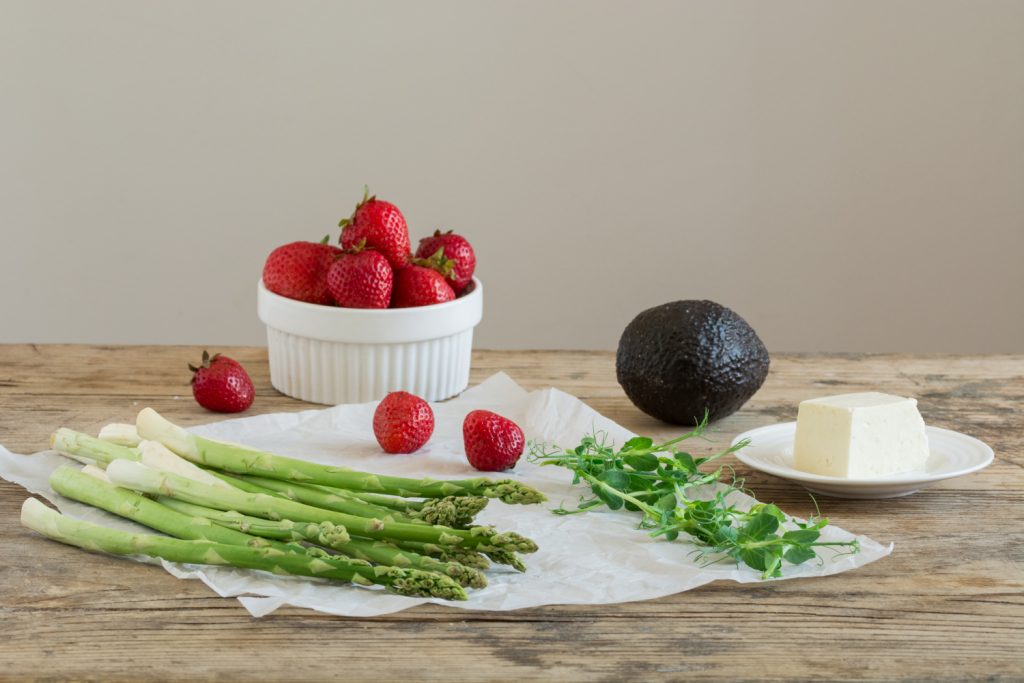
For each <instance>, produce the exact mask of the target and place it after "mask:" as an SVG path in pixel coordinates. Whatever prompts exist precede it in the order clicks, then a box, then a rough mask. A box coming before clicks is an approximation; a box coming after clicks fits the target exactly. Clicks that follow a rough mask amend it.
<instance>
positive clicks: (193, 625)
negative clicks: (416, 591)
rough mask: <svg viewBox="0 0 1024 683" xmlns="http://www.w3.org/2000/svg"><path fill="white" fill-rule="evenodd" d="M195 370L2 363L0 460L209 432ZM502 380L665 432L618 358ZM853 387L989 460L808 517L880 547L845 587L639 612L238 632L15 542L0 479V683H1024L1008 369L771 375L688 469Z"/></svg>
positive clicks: (245, 623) (805, 509)
mask: <svg viewBox="0 0 1024 683" xmlns="http://www.w3.org/2000/svg"><path fill="white" fill-rule="evenodd" d="M220 350H221V351H223V352H225V353H227V354H229V355H231V356H233V357H235V358H237V359H238V360H240V361H242V362H243V363H244V364H245V365H246V366H247V367H248V369H249V371H250V373H251V374H252V376H253V380H254V382H255V383H256V388H257V395H258V397H257V399H256V403H255V405H254V406H253V408H252V409H251V410H250V414H255V413H262V412H277V411H294V410H300V409H305V408H309V407H310V406H309V404H304V403H301V402H298V401H295V400H293V399H290V398H287V397H284V396H281V395H280V394H278V393H277V392H275V391H274V390H273V388H272V387H271V386H270V381H269V375H268V369H267V363H266V351H265V349H261V348H227V349H220ZM200 352H201V349H199V348H194V347H115V346H35V345H24V346H21V345H19V346H0V443H2V444H3V445H4V446H6V447H7V448H9V449H10V450H12V451H14V452H17V453H32V452H35V451H39V450H42V449H44V448H45V447H46V446H47V439H48V436H49V434H50V433H51V432H52V431H53V430H54V429H55V428H56V427H58V426H67V427H71V428H73V429H77V430H81V431H86V432H93V433H94V432H95V431H96V430H98V429H99V427H101V426H102V425H103V424H105V423H108V422H113V421H132V420H133V419H134V415H135V413H136V412H137V411H138V410H139V408H140V407H142V406H146V405H151V406H153V407H154V408H156V409H157V410H159V411H160V412H162V413H164V414H166V415H167V416H168V417H169V418H171V419H172V420H174V421H176V422H179V423H182V424H198V423H203V422H209V421H211V420H216V419H219V418H218V416H216V415H212V414H210V413H207V412H205V411H204V410H202V409H201V408H199V407H198V406H197V405H196V404H195V403H194V402H193V401H192V398H191V394H190V389H189V386H188V377H189V375H188V372H187V370H186V368H185V365H186V363H187V362H189V361H193V362H194V361H195V359H197V358H198V356H199V354H200ZM499 370H502V371H505V372H507V373H508V374H509V375H511V376H512V377H513V378H514V379H515V380H516V381H518V382H519V383H521V384H522V385H523V386H525V387H527V388H530V389H533V388H541V387H547V386H556V387H558V388H560V389H562V390H565V391H568V392H570V393H573V394H575V395H577V396H579V397H580V398H582V399H583V400H584V401H586V402H587V403H588V404H590V405H591V406H593V407H594V408H595V409H597V410H599V411H600V412H602V413H604V414H606V415H607V416H609V417H610V418H612V419H614V420H616V421H618V422H620V423H621V424H623V425H625V426H627V427H628V428H630V429H632V430H633V431H635V432H639V433H644V434H648V435H651V436H669V435H671V434H673V433H674V431H675V430H673V429H672V428H671V427H669V426H667V425H664V424H662V423H659V422H657V421H655V420H653V419H650V418H648V417H646V416H644V415H642V414H641V413H639V412H638V411H637V410H636V409H635V408H633V407H632V405H631V404H630V403H629V401H628V400H627V399H626V398H625V396H624V395H623V393H622V391H621V390H620V389H619V386H618V384H617V383H616V381H615V370H614V358H613V356H612V354H609V353H592V352H551V351H529V352H495V351H479V352H476V353H475V355H474V364H473V379H472V382H473V383H476V382H479V381H480V380H482V379H484V378H486V377H487V376H489V375H490V374H492V373H493V372H496V371H499ZM868 389H872V390H880V391H887V392H891V393H895V394H903V395H910V396H916V397H917V398H918V399H919V401H920V408H921V412H922V413H923V415H924V417H925V420H926V421H927V422H928V423H929V424H933V425H937V426H941V427H948V428H951V429H956V430H958V431H962V432H965V433H968V434H971V435H973V436H976V437H978V438H981V439H983V440H984V441H986V442H987V443H989V444H990V445H992V447H993V448H994V449H995V451H996V461H995V463H994V464H993V465H992V466H990V467H989V468H987V469H986V470H984V471H982V472H980V473H977V474H973V475H970V476H966V477H962V478H959V479H955V480H951V481H946V482H942V483H940V484H938V485H935V486H933V487H931V488H928V489H925V490H923V491H921V492H919V493H917V494H915V495H912V496H909V497H907V498H900V499H892V500H886V501H850V500H841V499H835V498H824V497H823V498H821V499H820V500H819V502H820V505H821V508H822V512H823V513H824V514H825V515H826V516H828V517H829V518H830V519H831V520H832V521H833V522H834V523H836V524H838V525H840V526H842V527H844V528H846V529H849V530H851V531H855V532H857V533H863V534H867V535H869V536H871V537H872V538H874V539H876V540H878V541H880V542H889V541H892V542H894V543H895V544H896V549H895V551H894V552H893V554H892V555H891V556H889V557H887V558H885V559H883V560H881V561H879V562H876V563H874V564H871V565H868V566H866V567H864V568H862V569H859V570H857V571H853V572H847V573H844V574H840V575H837V576H832V577H825V578H818V579H805V580H798V581H782V582H776V583H770V584H758V585H739V584H734V583H715V584H711V585H709V586H705V587H703V588H699V589H696V590H692V591H689V592H686V593H681V594H678V595H674V596H670V597H665V598H660V599H657V600H650V601H646V602H639V603H629V604H620V605H601V606H593V607H590V606H550V607H542V608H536V609H527V610H519V611H515V612H505V613H494V612H474V611H466V610H462V609H456V608H449V607H444V606H421V607H417V608H415V609H411V610H407V611H404V612H400V613H398V614H393V615H389V616H385V617H380V618H374V619H345V618H338V617H331V616H325V615H321V614H318V613H315V612H311V611H307V610H299V609H292V608H286V609H281V610H279V611H277V612H275V613H274V614H272V615H270V616H268V617H265V618H262V619H254V618H251V617H249V616H248V614H247V613H246V612H245V611H244V610H243V609H242V607H241V606H240V605H239V604H238V602H237V601H236V600H234V599H225V598H220V597H217V596H216V595H214V594H213V593H212V592H211V591H210V590H209V589H208V588H206V587H205V586H204V585H203V584H201V583H200V582H198V581H179V580H177V579H175V578H173V577H171V576H170V575H169V574H167V573H165V572H163V571H162V570H160V569H158V568H156V567H152V566H146V565H141V564H137V563H134V562H130V561H125V560H122V559H118V558H113V557H107V556H102V555H96V554H89V553H86V552H83V551H81V550H78V549H75V548H71V547H68V546H64V545H60V544H57V543H53V542H50V541H47V540H44V539H42V538H40V537H38V536H36V535H34V534H33V533H31V532H29V531H27V530H24V529H23V528H22V527H21V526H20V525H19V523H18V510H19V507H20V505H21V502H22V500H23V499H24V498H25V491H24V490H23V489H21V488H19V487H17V486H14V485H12V484H9V483H7V482H2V481H0V679H3V680H26V679H38V680H60V679H69V678H70V679H82V680H99V681H116V680H150V679H167V680H218V681H220V680H238V679H243V680H248V681H260V680H285V679H287V680H298V681H313V680H370V679H372V680H375V681H390V680H403V679H404V680H423V681H435V680H436V681H484V680H496V681H511V680H515V681H535V680H537V681H540V680H559V681H575V680H581V681H582V680H586V681H591V682H596V681H622V680H636V681H647V680H682V679H703V680H727V681H734V680H756V681H764V680H814V681H820V680H891V679H904V680H929V681H945V680H949V681H961V680H986V681H988V680H1024V492H1022V490H1024V470H1022V466H1024V429H1022V418H1021V415H1022V409H1024V356H985V357H959V356H897V355H849V354H843V355H790V356H777V357H775V358H774V359H773V362H772V369H771V374H770V375H769V377H768V380H767V382H766V383H765V385H764V387H763V388H762V389H761V391H760V392H759V393H758V394H757V395H756V396H755V397H754V398H753V399H752V400H751V401H750V402H749V403H748V404H747V405H746V407H744V409H743V410H742V411H740V412H739V413H737V414H735V415H733V416H731V417H729V418H726V419H725V420H722V421H721V422H719V423H717V424H716V425H715V428H714V430H713V433H712V440H711V441H710V442H708V443H707V444H705V445H704V446H703V447H702V448H703V451H706V452H707V453H710V452H711V451H712V450H713V449H715V448H716V447H719V446H722V445H723V444H725V443H726V442H728V440H729V439H730V438H731V437H732V436H734V435H735V434H737V433H738V432H740V431H743V430H746V429H749V428H751V427H755V426H759V425H765V424H771V423H775V422H779V421H784V420H792V419H794V418H795V416H796V405H797V402H798V401H800V400H802V399H805V398H809V397H813V396H821V395H828V394H836V393H844V392H848V391H857V390H868ZM703 451H702V452H703ZM734 464H735V465H736V466H737V470H738V471H739V473H740V474H741V475H743V476H745V477H746V479H747V484H748V485H749V486H750V488H752V489H753V490H754V491H755V492H756V494H757V496H758V498H760V499H761V500H765V501H773V502H775V503H778V504H779V505H780V506H781V507H782V508H783V509H784V510H786V511H787V512H789V513H791V514H794V515H801V516H807V515H809V514H811V513H812V512H813V505H812V503H811V500H810V499H809V498H808V496H807V495H806V493H805V492H804V491H803V490H802V489H801V488H799V487H798V486H796V485H795V484H791V483H789V482H786V481H783V480H779V479H775V478H773V477H770V476H767V475H762V474H760V473H757V472H753V471H750V470H749V469H748V468H746V467H743V466H742V465H739V463H738V462H735V461H734Z"/></svg>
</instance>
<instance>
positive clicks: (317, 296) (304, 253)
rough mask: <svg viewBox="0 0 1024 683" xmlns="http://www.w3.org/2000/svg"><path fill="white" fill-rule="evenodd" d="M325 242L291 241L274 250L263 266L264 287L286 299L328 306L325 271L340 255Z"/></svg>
mask: <svg viewBox="0 0 1024 683" xmlns="http://www.w3.org/2000/svg"><path fill="white" fill-rule="evenodd" d="M327 240H328V238H327V237H324V239H323V240H322V241H320V242H290V243H289V244H284V245H282V246H280V247H278V248H277V249H274V251H272V252H270V256H268V257H267V261H266V263H265V264H264V265H263V284H264V286H266V288H267V289H269V290H270V291H271V292H274V293H275V294H280V295H281V296H285V297H288V298H289V299H296V300H298V301H305V302H307V303H311V304H324V305H327V306H329V305H331V304H332V303H333V300H332V299H331V293H330V291H328V289H327V271H328V270H329V269H330V267H331V264H332V263H334V260H335V259H336V258H337V257H338V256H340V255H341V253H342V252H341V249H339V248H338V247H335V246H332V245H330V244H327Z"/></svg>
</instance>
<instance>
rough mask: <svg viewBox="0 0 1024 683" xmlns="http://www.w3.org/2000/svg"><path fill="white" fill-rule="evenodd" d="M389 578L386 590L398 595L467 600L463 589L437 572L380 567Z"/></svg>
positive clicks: (449, 578) (467, 597)
mask: <svg viewBox="0 0 1024 683" xmlns="http://www.w3.org/2000/svg"><path fill="white" fill-rule="evenodd" d="M381 569H385V570H387V571H388V573H389V575H390V576H392V577H394V578H391V580H390V582H389V584H388V588H389V589H390V590H391V591H392V592H394V593H398V594H399V595H407V596H410V597H425V598H441V599H442V600H468V599H469V596H468V595H466V591H465V589H464V588H463V587H462V586H460V585H459V584H458V583H457V582H456V581H455V580H454V579H452V578H451V577H448V576H445V575H444V574H438V573H437V572H425V571H420V570H418V569H399V568H398V567H381Z"/></svg>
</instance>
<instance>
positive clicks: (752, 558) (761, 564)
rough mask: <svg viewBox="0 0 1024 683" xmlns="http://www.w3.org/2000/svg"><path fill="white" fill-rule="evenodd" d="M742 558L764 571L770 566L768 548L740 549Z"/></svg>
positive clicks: (752, 566) (746, 562)
mask: <svg viewBox="0 0 1024 683" xmlns="http://www.w3.org/2000/svg"><path fill="white" fill-rule="evenodd" d="M740 559H741V560H743V562H744V563H745V564H746V565H747V566H749V567H751V568H753V569H757V570H758V571H762V572H763V571H764V570H765V568H767V566H768V550H767V549H766V548H743V549H742V550H740Z"/></svg>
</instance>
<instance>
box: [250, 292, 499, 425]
mask: <svg viewBox="0 0 1024 683" xmlns="http://www.w3.org/2000/svg"><path fill="white" fill-rule="evenodd" d="M257 312H258V314H259V317H260V320H262V321H263V322H264V323H265V324H266V326H267V349H268V354H269V357H270V382H271V384H273V385H274V388H275V389H277V390H278V391H280V392H281V393H283V394H286V395H288V396H292V397H294V398H298V399H301V400H303V401H310V402H312V403H324V404H328V405H337V404H340V403H365V402H368V401H376V400H379V399H382V398H384V396H386V395H387V394H388V393H389V392H392V391H408V392H411V393H413V394H416V395H417V396H421V397H422V398H424V399H426V400H427V401H440V400H443V399H446V398H451V397H452V396H455V395H457V394H459V393H461V392H462V391H463V390H464V389H465V388H466V387H467V386H469V368H470V363H471V361H472V355H473V328H474V327H476V325H477V324H478V323H479V322H480V319H481V317H482V315H483V285H482V284H481V283H480V281H479V280H476V279H474V281H473V284H472V285H471V287H470V289H468V290H467V293H466V294H465V295H463V296H461V297H459V298H458V299H456V300H455V301H451V302H448V303H444V304H437V305H435V306H422V307H418V308H403V309H385V310H379V311H370V310H366V309H346V308H337V307H332V306H317V305H313V304H307V303H304V302H301V301H293V300H291V299H286V298H284V297H281V296H278V295H277V294H274V293H272V292H270V291H268V290H267V289H266V288H265V287H264V286H263V283H262V282H261V283H259V285H258V288H257Z"/></svg>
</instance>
